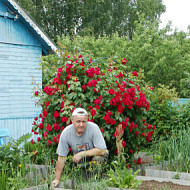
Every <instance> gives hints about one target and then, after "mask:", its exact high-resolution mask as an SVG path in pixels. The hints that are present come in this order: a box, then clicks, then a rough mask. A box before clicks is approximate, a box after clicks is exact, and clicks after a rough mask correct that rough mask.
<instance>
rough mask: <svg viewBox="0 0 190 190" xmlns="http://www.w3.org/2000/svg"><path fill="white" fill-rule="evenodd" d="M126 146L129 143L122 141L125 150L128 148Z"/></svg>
mask: <svg viewBox="0 0 190 190" xmlns="http://www.w3.org/2000/svg"><path fill="white" fill-rule="evenodd" d="M126 144H127V143H126V142H125V141H124V140H123V141H122V146H123V147H124V148H125V147H126Z"/></svg>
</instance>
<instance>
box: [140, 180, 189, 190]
mask: <svg viewBox="0 0 190 190" xmlns="http://www.w3.org/2000/svg"><path fill="white" fill-rule="evenodd" d="M138 189H139V190H140V189H142V190H190V186H184V185H178V184H174V183H172V182H158V181H154V180H150V181H143V182H142V184H141V185H140V186H139V187H138Z"/></svg>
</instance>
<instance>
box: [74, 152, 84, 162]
mask: <svg viewBox="0 0 190 190" xmlns="http://www.w3.org/2000/svg"><path fill="white" fill-rule="evenodd" d="M82 158H83V152H78V153H77V154H75V155H74V156H73V162H75V163H78V162H79V161H80V160H81V159H82Z"/></svg>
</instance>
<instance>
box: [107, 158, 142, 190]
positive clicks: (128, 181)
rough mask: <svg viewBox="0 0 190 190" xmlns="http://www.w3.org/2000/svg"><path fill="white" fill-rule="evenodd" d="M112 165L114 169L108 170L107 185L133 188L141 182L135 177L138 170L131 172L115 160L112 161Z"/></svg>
mask: <svg viewBox="0 0 190 190" xmlns="http://www.w3.org/2000/svg"><path fill="white" fill-rule="evenodd" d="M112 166H113V168H114V169H112V168H110V170H109V171H108V177H109V179H108V181H107V184H108V186H109V187H117V188H130V189H135V188H138V186H139V185H140V184H141V183H142V181H140V180H136V179H135V178H136V176H137V174H138V173H139V170H137V171H135V172H134V173H133V171H132V170H131V169H127V168H126V166H125V165H123V164H121V163H120V162H117V161H114V162H112Z"/></svg>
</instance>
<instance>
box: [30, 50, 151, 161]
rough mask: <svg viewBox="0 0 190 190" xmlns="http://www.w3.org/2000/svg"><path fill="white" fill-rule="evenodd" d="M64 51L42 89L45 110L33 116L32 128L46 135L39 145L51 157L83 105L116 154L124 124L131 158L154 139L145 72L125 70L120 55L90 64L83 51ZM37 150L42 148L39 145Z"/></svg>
mask: <svg viewBox="0 0 190 190" xmlns="http://www.w3.org/2000/svg"><path fill="white" fill-rule="evenodd" d="M61 55H62V56H63V58H61V57H57V58H56V57H55V60H56V61H57V64H58V65H59V66H60V68H58V72H57V71H56V72H55V73H53V77H51V80H50V81H49V82H48V83H47V84H46V86H45V87H44V89H43V90H42V91H41V90H40V89H39V93H38V94H39V97H40V101H38V105H39V106H41V107H42V114H40V116H39V118H38V119H37V121H35V122H34V127H33V131H34V133H36V132H37V133H38V132H39V134H40V135H41V139H40V141H37V142H35V143H34V146H36V144H38V143H40V144H41V145H42V146H44V148H43V150H44V151H49V152H51V153H50V154H49V153H48V157H50V158H51V156H53V155H54V154H53V152H54V153H55V152H56V151H55V150H56V148H57V144H58V142H59V138H60V133H61V131H62V130H64V128H65V127H66V126H67V125H68V124H70V123H71V113H72V111H73V109H74V108H76V107H83V108H85V109H86V110H87V111H88V112H89V120H90V121H94V122H95V123H97V124H98V125H99V127H100V128H101V129H102V130H104V133H103V135H104V136H105V139H106V142H107V147H108V149H109V151H110V154H111V155H114V154H115V149H116V146H115V137H114V133H115V130H116V127H117V126H118V124H120V123H121V124H122V125H123V128H125V135H124V137H125V139H124V141H126V144H127V146H126V147H125V152H126V153H127V154H129V156H128V161H129V163H131V162H132V157H133V153H134V152H135V151H138V150H139V146H142V147H143V146H144V145H145V144H147V141H150V140H151V135H152V133H153V131H154V129H155V126H152V125H148V124H146V122H143V121H145V120H142V119H144V118H146V113H147V111H148V109H149V103H148V101H147V100H146V97H145V96H144V90H145V91H148V90H149V89H147V88H144V86H143V85H142V83H143V82H142V81H141V82H140V79H139V77H140V75H139V76H137V75H138V74H137V73H136V75H135V74H134V73H133V74H131V73H126V72H125V71H126V66H125V64H122V63H121V61H119V62H115V61H113V60H111V59H107V60H106V59H98V60H97V61H95V62H93V63H91V64H90V61H89V60H88V59H87V57H82V55H77V54H73V55H72V54H71V55H69V56H68V55H67V56H66V55H65V54H64V53H62V54H61ZM51 58H52V57H51ZM61 59H62V60H61ZM59 60H60V61H59ZM62 62H63V63H62ZM54 63H55V62H54V61H53V64H54ZM61 63H62V65H61ZM125 63H126V62H125ZM89 64H90V65H89ZM134 75H135V76H134ZM110 91H111V92H110ZM108 110H109V111H108ZM137 144H138V146H137ZM124 146H125V142H124ZM36 151H38V152H40V150H39V149H36ZM36 156H37V157H38V156H40V154H37V155H36Z"/></svg>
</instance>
